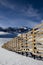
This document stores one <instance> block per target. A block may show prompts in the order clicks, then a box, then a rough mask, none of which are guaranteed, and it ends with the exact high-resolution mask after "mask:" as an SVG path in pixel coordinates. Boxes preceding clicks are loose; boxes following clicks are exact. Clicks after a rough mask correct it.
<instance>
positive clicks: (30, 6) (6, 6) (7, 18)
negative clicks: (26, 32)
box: [0, 0, 43, 27]
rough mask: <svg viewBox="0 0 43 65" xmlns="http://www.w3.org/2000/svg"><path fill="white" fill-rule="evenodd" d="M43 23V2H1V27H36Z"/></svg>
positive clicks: (9, 0) (15, 0)
mask: <svg viewBox="0 0 43 65" xmlns="http://www.w3.org/2000/svg"><path fill="white" fill-rule="evenodd" d="M41 22H43V0H0V27H21V26H28V27H34V26H35V25H37V24H39V23H41Z"/></svg>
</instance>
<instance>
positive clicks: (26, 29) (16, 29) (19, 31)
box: [0, 27, 32, 33]
mask: <svg viewBox="0 0 43 65" xmlns="http://www.w3.org/2000/svg"><path fill="white" fill-rule="evenodd" d="M31 29H32V28H28V27H20V28H12V27H8V28H5V29H4V28H2V27H0V31H3V32H9V33H14V32H16V33H23V32H28V31H30V30H31Z"/></svg>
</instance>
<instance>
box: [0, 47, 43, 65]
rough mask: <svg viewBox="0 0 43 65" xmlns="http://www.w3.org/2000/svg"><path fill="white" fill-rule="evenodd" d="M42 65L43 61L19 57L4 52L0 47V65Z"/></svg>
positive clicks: (15, 54) (6, 51)
mask: <svg viewBox="0 0 43 65" xmlns="http://www.w3.org/2000/svg"><path fill="white" fill-rule="evenodd" d="M34 64H35V65H43V61H40V60H34V59H32V58H29V57H25V56H22V55H19V54H17V53H15V52H11V51H8V50H5V49H3V48H1V47H0V65H34Z"/></svg>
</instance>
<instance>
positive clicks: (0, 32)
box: [0, 31, 9, 35]
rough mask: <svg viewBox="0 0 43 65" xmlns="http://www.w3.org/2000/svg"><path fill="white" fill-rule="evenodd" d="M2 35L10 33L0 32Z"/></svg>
mask: <svg viewBox="0 0 43 65" xmlns="http://www.w3.org/2000/svg"><path fill="white" fill-rule="evenodd" d="M1 34H9V33H7V32H2V31H0V35H1Z"/></svg>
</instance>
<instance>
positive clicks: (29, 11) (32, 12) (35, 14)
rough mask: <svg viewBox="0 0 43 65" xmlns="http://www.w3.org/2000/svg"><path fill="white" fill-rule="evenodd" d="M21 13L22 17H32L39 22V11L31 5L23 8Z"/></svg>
mask: <svg viewBox="0 0 43 65" xmlns="http://www.w3.org/2000/svg"><path fill="white" fill-rule="evenodd" d="M22 12H23V13H24V15H26V16H28V17H32V18H34V17H35V18H36V19H37V20H41V14H40V13H38V12H39V11H38V10H37V9H34V8H33V7H32V5H29V7H28V8H26V7H25V8H24V9H23V10H22Z"/></svg>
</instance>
